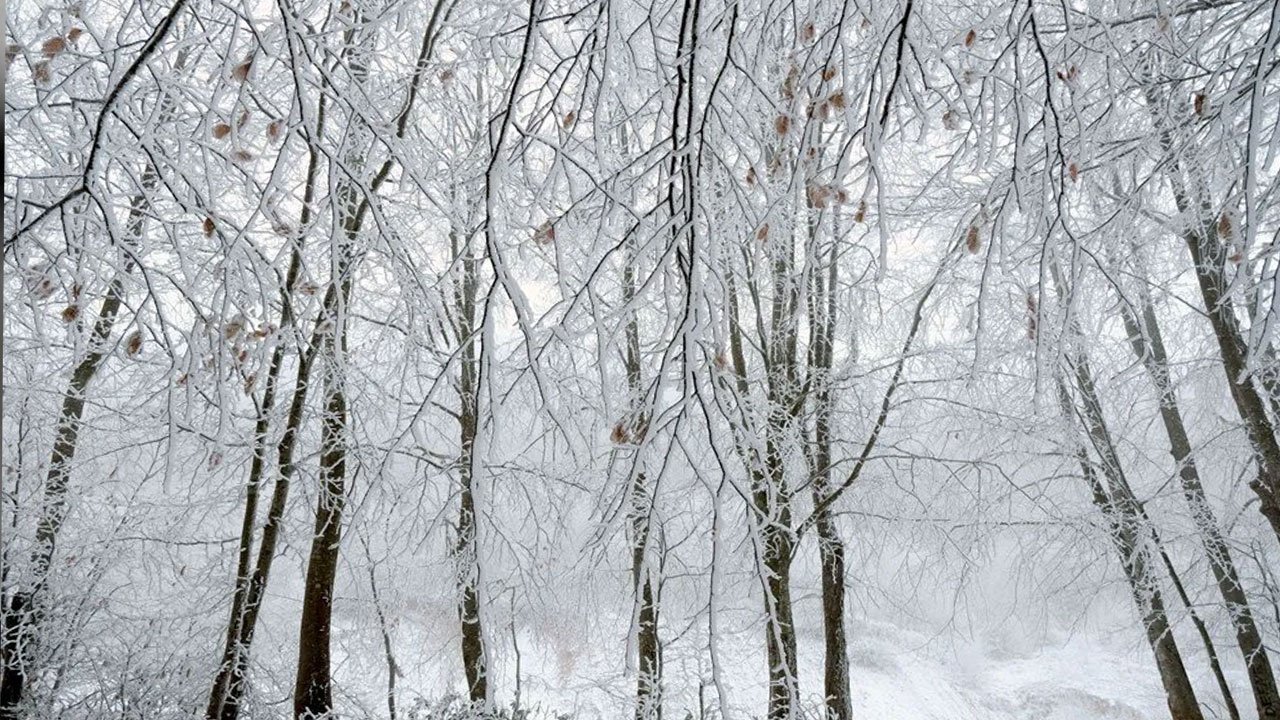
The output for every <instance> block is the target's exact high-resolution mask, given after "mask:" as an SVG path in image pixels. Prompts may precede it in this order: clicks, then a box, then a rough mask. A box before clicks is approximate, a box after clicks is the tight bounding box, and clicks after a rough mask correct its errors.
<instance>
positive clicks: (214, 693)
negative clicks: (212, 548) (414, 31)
mask: <svg viewBox="0 0 1280 720" xmlns="http://www.w3.org/2000/svg"><path fill="white" fill-rule="evenodd" d="M324 113H325V101H324V99H323V98H322V99H321V101H320V108H319V113H318V121H317V131H316V135H317V136H319V134H320V133H321V132H322V131H323V128H324ZM319 166H320V153H319V150H318V148H317V147H316V146H315V144H312V146H311V149H310V153H309V157H308V160H307V175H306V187H305V189H304V191H303V198H302V212H301V217H300V221H299V225H298V227H299V231H298V232H299V234H298V235H297V236H296V237H295V238H294V245H293V251H292V253H291V255H290V258H289V269H288V272H287V273H286V275H285V284H284V287H282V288H280V329H281V331H282V332H283V331H284V329H286V328H290V327H293V325H294V323H295V320H294V315H293V288H294V285H295V284H296V283H297V281H298V276H299V275H300V273H301V270H302V235H301V233H302V232H304V230H305V228H307V227H309V226H310V224H311V215H312V211H311V207H312V203H313V202H314V200H315V192H316V177H317V175H318V173H319ZM284 356H285V345H284V342H282V341H281V342H277V343H276V346H275V348H274V349H273V350H272V352H271V363H270V365H269V367H268V369H267V379H266V387H265V388H264V389H263V394H262V404H261V405H260V406H259V407H258V419H257V422H256V423H255V425H254V431H253V460H252V462H251V463H250V465H249V480H248V482H247V483H246V486H245V505H244V515H243V518H242V520H241V523H240V543H239V550H238V552H237V560H236V582H235V590H234V592H233V593H232V597H231V617H230V619H229V620H228V621H227V634H226V640H225V643H224V645H223V650H222V661H221V662H220V663H219V664H218V673H217V675H216V676H215V677H214V681H213V689H212V690H211V691H210V692H209V704H208V706H207V707H206V709H205V718H206V719H207V720H235V718H236V717H237V716H238V714H239V698H240V692H241V690H240V689H239V686H240V684H241V683H243V681H244V676H243V670H244V666H243V664H242V663H241V661H240V658H241V655H242V654H243V653H244V652H245V651H246V650H247V647H245V646H243V645H242V640H243V633H244V631H245V627H244V626H245V618H246V615H247V611H248V605H249V589H250V586H251V583H252V579H253V564H252V560H253V536H254V531H255V529H256V526H257V519H258V501H259V496H260V494H261V488H262V475H263V473H264V471H265V468H266V465H267V443H268V441H269V439H268V435H269V430H270V424H271V415H272V413H273V412H274V409H275V398H276V391H277V388H278V386H279V382H280V373H281V371H282V370H283V368H284ZM298 387H299V388H300V389H301V391H302V392H303V393H305V384H303V385H299V386H298ZM295 392H297V391H295ZM299 418H300V416H299ZM291 419H292V416H291ZM295 435H296V433H295V434H290V435H289V436H290V437H291V438H292V437H294V436H295ZM249 636H250V637H252V631H250V632H249ZM233 685H234V686H236V687H237V690H236V691H235V697H234V699H232V698H231V697H230V695H231V691H230V689H231V687H232V686H233ZM229 700H230V701H231V702H228V701H229Z"/></svg>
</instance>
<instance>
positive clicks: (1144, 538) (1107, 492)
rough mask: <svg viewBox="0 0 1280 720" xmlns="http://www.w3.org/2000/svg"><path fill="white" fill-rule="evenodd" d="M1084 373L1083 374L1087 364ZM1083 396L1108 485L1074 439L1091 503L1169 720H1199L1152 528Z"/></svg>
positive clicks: (1069, 408) (1064, 394)
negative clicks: (1156, 566) (1111, 548)
mask: <svg viewBox="0 0 1280 720" xmlns="http://www.w3.org/2000/svg"><path fill="white" fill-rule="evenodd" d="M1072 364H1073V365H1075V367H1074V368H1073V369H1072V372H1073V373H1074V374H1075V375H1076V379H1077V385H1079V382H1080V378H1081V375H1082V372H1081V370H1080V364H1079V361H1078V360H1077V362H1075V363H1072ZM1084 374H1086V375H1087V368H1085V370H1084ZM1057 390H1058V399H1059V402H1060V403H1061V406H1062V412H1063V415H1064V416H1065V417H1066V418H1067V420H1068V421H1069V422H1072V424H1073V425H1074V420H1073V418H1074V416H1075V414H1076V412H1077V411H1076V409H1075V405H1074V403H1073V402H1072V400H1071V395H1070V392H1069V391H1068V390H1067V386H1066V383H1065V381H1063V380H1062V378H1058V379H1057ZM1082 395H1085V396H1086V400H1085V402H1084V405H1085V409H1084V411H1083V413H1082V414H1083V415H1084V419H1085V424H1086V434H1087V435H1088V436H1089V438H1090V441H1091V443H1092V444H1093V445H1094V449H1095V450H1096V451H1098V452H1099V454H1100V456H1101V457H1102V462H1101V465H1102V468H1103V473H1104V474H1105V475H1106V477H1107V480H1108V484H1109V486H1110V487H1109V489H1108V488H1107V487H1106V486H1104V485H1103V483H1102V481H1101V479H1100V478H1099V477H1098V474H1097V470H1096V468H1095V466H1094V464H1093V463H1092V462H1091V461H1090V459H1089V455H1088V451H1087V450H1085V447H1084V445H1083V444H1081V443H1079V442H1078V441H1077V442H1076V443H1075V445H1076V458H1077V460H1078V462H1079V464H1080V471H1081V474H1082V475H1083V476H1084V479H1085V481H1086V482H1087V483H1088V485H1089V490H1090V492H1091V494H1092V498H1093V503H1094V505H1096V506H1097V508H1098V510H1099V511H1100V512H1101V513H1102V515H1103V517H1104V518H1105V519H1106V522H1107V527H1108V530H1109V533H1108V534H1109V535H1110V537H1111V542H1112V543H1113V544H1114V545H1115V548H1116V552H1117V553H1118V554H1119V556H1120V565H1121V567H1122V568H1123V570H1124V573H1125V578H1126V579H1127V580H1128V582H1129V589H1130V592H1131V595H1132V597H1133V601H1134V604H1135V605H1136V606H1137V608H1138V615H1139V616H1140V617H1141V618H1142V625H1143V629H1144V631H1145V632H1146V636H1147V643H1148V644H1149V645H1150V646H1151V651H1152V653H1153V654H1154V655H1155V660H1156V669H1157V671H1158V672H1159V673H1160V681H1161V684H1162V685H1163V686H1164V690H1165V701H1166V703H1167V704H1168V707H1169V714H1170V716H1171V717H1172V719H1173V720H1203V718H1204V715H1203V714H1202V713H1201V711H1200V705H1199V703H1198V702H1197V701H1196V697H1195V692H1194V690H1193V689H1192V687H1191V680H1190V678H1188V676H1187V671H1186V667H1185V665H1184V664H1183V662H1182V655H1181V653H1180V652H1179V651H1178V646H1177V643H1176V641H1175V639H1174V637H1173V629H1172V628H1171V627H1170V626H1169V619H1168V614H1167V613H1166V611H1165V606H1164V598H1163V597H1162V595H1161V592H1160V587H1159V581H1158V578H1157V577H1156V575H1155V572H1154V570H1152V567H1151V555H1150V549H1149V546H1148V542H1149V541H1150V540H1151V538H1150V528H1149V527H1148V524H1147V522H1146V521H1145V519H1144V518H1143V516H1142V514H1141V513H1140V512H1139V510H1138V507H1137V501H1136V498H1134V497H1133V496H1132V494H1131V493H1129V492H1128V484H1127V483H1126V482H1125V481H1124V479H1123V477H1122V476H1120V475H1117V470H1118V467H1119V466H1118V465H1117V464H1116V463H1115V462H1114V461H1115V460H1116V458H1115V457H1114V455H1113V449H1112V448H1111V445H1110V437H1109V435H1108V434H1107V432H1106V428H1105V426H1101V425H1099V424H1098V418H1097V417H1095V415H1094V413H1093V412H1092V411H1091V410H1090V409H1089V404H1090V403H1089V401H1088V400H1087V396H1088V393H1086V392H1082Z"/></svg>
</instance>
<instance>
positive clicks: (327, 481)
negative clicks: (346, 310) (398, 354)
mask: <svg viewBox="0 0 1280 720" xmlns="http://www.w3.org/2000/svg"><path fill="white" fill-rule="evenodd" d="M344 294H345V293H344ZM341 325H345V323H341V322H340V323H339V326H341ZM333 334H334V336H335V337H331V338H330V339H328V340H326V344H327V345H330V346H331V347H330V349H329V352H330V353H332V355H333V358H332V360H331V362H333V364H334V365H338V363H340V362H342V355H343V354H345V348H342V349H340V348H341V346H342V345H343V344H344V341H345V332H344V331H343V329H342V328H341V327H338V328H335V329H334V330H333ZM342 372H343V371H342V370H341V369H340V368H338V367H331V368H329V370H328V372H327V373H326V375H327V377H326V380H325V385H326V393H327V395H328V397H327V398H326V400H325V411H324V419H323V420H322V422H321V424H320V437H321V442H320V448H321V451H320V452H321V454H320V484H321V488H320V496H319V498H318V500H317V502H316V523H315V529H314V535H313V536H312V542H311V553H310V556H309V558H308V560H307V577H306V585H305V589H304V593H303V597H302V621H301V624H300V628H299V638H298V675H297V681H296V683H295V686H294V697H293V715H294V717H295V718H297V719H299V720H301V719H303V718H328V717H330V714H331V712H332V709H333V690H332V685H333V682H332V679H331V676H330V667H329V640H330V634H331V624H332V617H333V587H334V578H335V576H336V575H337V570H338V555H339V552H338V551H339V544H340V541H341V535H342V510H343V506H344V504H345V501H346V487H345V483H346V463H347V447H346V438H345V435H346V424H347V400H346V393H345V390H344V388H343V377H342Z"/></svg>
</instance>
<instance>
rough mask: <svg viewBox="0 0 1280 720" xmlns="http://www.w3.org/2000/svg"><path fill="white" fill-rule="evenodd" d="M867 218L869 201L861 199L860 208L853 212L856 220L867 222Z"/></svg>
mask: <svg viewBox="0 0 1280 720" xmlns="http://www.w3.org/2000/svg"><path fill="white" fill-rule="evenodd" d="M866 219H867V201H866V200H859V201H858V209H857V210H856V211H855V212H854V213H853V221H854V222H865V221H866Z"/></svg>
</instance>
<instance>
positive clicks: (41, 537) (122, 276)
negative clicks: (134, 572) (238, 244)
mask: <svg viewBox="0 0 1280 720" xmlns="http://www.w3.org/2000/svg"><path fill="white" fill-rule="evenodd" d="M162 112H165V110H162ZM158 180H159V178H158V176H157V175H156V172H155V169H154V167H152V166H151V165H148V166H147V168H146V170H144V171H143V174H142V181H141V188H140V191H139V192H138V194H137V195H135V196H133V198H132V200H131V201H130V204H129V216H128V219H127V221H126V223H125V239H124V245H125V247H126V248H128V249H129V252H125V253H122V255H123V266H122V267H121V269H120V271H119V272H118V273H117V274H116V276H115V277H114V278H113V279H112V280H111V284H110V285H109V286H108V288H107V293H106V296H105V297H104V299H103V301H102V307H101V308H100V309H99V310H98V315H97V318H95V320H94V323H93V329H92V331H91V333H90V336H89V341H88V344H87V352H86V353H85V355H84V357H83V358H81V359H80V362H78V363H77V364H76V366H75V368H74V369H72V371H71V377H70V380H69V381H68V383H67V388H66V390H65V391H64V392H63V395H62V410H61V412H60V413H59V415H58V425H57V429H56V431H55V437H54V443H53V450H52V452H51V453H50V457H49V471H48V474H47V476H46V477H45V486H44V498H43V501H42V503H41V506H40V519H39V520H38V522H37V524H36V538H35V547H34V548H33V549H32V551H31V577H32V580H31V582H30V584H29V586H28V587H27V588H25V589H20V590H17V591H15V592H14V593H13V594H12V595H11V596H10V597H9V600H8V603H7V605H6V607H5V613H4V620H3V628H4V637H3V642H2V643H0V665H3V667H0V720H17V718H18V717H19V715H20V713H19V711H20V706H21V704H22V701H23V696H24V695H25V691H26V685H27V682H28V672H29V671H30V670H31V661H32V656H33V654H34V652H35V650H36V646H37V643H38V642H39V639H40V638H39V632H40V625H41V621H42V619H43V615H44V611H45V601H46V599H45V597H44V595H45V590H46V583H47V582H48V579H49V570H50V567H51V566H52V564H53V555H54V550H55V548H56V545H57V541H58V535H59V533H60V531H61V530H62V523H63V521H64V520H65V519H66V514H67V494H68V486H69V484H70V482H71V462H72V460H73V459H74V458H75V454H76V449H77V446H78V441H79V437H80V428H81V426H82V424H83V418H84V405H85V396H86V392H87V391H88V388H89V383H90V382H92V381H93V379H94V378H95V377H97V375H98V371H99V370H100V369H101V368H102V364H103V362H105V360H106V358H107V356H108V352H109V348H108V340H109V339H110V337H111V333H112V330H114V328H115V324H116V319H117V317H118V316H119V314H120V306H121V305H122V304H123V302H124V295H125V284H126V281H127V279H128V278H129V276H130V275H132V274H133V270H134V267H135V260H134V253H133V252H132V251H133V249H134V248H137V247H138V244H139V241H140V240H141V239H142V232H143V229H144V228H145V225H146V217H147V213H148V212H149V209H150V206H151V201H150V198H149V197H148V194H149V193H150V192H151V191H152V190H154V189H155V187H156V184H157V183H158Z"/></svg>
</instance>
